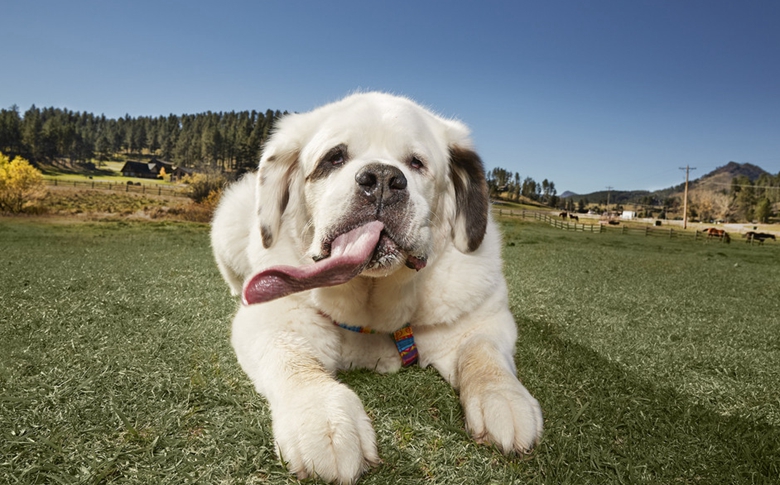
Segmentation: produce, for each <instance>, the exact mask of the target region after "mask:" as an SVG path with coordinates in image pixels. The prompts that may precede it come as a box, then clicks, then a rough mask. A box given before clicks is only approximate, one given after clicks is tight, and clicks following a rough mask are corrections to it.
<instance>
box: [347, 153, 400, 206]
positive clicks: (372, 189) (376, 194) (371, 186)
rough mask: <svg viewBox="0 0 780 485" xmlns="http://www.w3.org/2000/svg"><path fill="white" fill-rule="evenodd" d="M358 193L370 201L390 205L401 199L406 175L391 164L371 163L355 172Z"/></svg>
mask: <svg viewBox="0 0 780 485" xmlns="http://www.w3.org/2000/svg"><path fill="white" fill-rule="evenodd" d="M355 182H357V184H358V187H359V190H360V193H361V194H362V195H363V196H364V197H365V198H366V199H368V201H369V202H372V203H381V204H382V205H390V204H392V203H394V202H397V201H398V200H401V199H402V198H403V197H402V193H404V192H405V191H406V185H407V182H406V177H405V176H404V174H403V172H401V170H399V169H398V168H396V167H393V166H392V165H386V164H383V163H371V164H369V165H366V166H365V167H363V168H362V169H360V171H359V172H358V173H357V174H355Z"/></svg>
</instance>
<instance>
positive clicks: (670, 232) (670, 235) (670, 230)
mask: <svg viewBox="0 0 780 485" xmlns="http://www.w3.org/2000/svg"><path fill="white" fill-rule="evenodd" d="M673 234H674V229H671V228H670V229H669V239H671V238H672V235H673Z"/></svg>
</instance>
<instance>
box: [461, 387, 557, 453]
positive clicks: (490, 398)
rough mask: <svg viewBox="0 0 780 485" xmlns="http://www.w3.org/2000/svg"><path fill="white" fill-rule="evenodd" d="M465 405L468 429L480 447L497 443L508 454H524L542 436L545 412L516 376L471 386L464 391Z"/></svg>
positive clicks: (462, 400)
mask: <svg viewBox="0 0 780 485" xmlns="http://www.w3.org/2000/svg"><path fill="white" fill-rule="evenodd" d="M461 402H462V404H463V413H464V414H465V416H466V428H467V429H468V431H469V433H471V436H472V437H473V438H474V439H475V440H476V441H477V442H478V443H493V444H495V445H496V446H498V448H499V449H501V451H503V452H504V453H513V452H517V453H523V452H527V451H529V450H530V449H531V448H533V447H534V445H536V443H538V441H539V439H540V438H541V436H542V428H543V427H544V424H543V420H542V408H541V407H540V406H539V402H538V401H537V400H536V399H534V397H533V396H531V394H530V393H529V392H528V390H526V388H525V387H523V385H522V384H520V381H518V380H517V379H516V378H515V377H514V376H510V375H503V376H492V378H488V379H485V380H482V381H481V382H470V383H469V385H468V386H465V387H464V388H463V389H462V391H461Z"/></svg>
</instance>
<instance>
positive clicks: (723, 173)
mask: <svg viewBox="0 0 780 485" xmlns="http://www.w3.org/2000/svg"><path fill="white" fill-rule="evenodd" d="M764 174H769V172H767V171H766V170H764V169H763V168H761V167H758V166H756V165H753V164H750V163H737V162H729V163H727V164H726V165H724V166H722V167H718V168H716V169H715V170H713V171H711V172H709V173H707V174H706V175H703V176H701V177H699V178H697V179H695V180H693V181H691V182H690V183H689V189H693V188H699V189H709V190H724V189H726V190H728V188H729V185H730V184H731V180H732V179H734V177H738V176H740V175H744V176H745V177H747V178H749V179H750V181H751V182H755V181H756V180H758V178H759V177H761V176H762V175H764ZM684 188H685V184H684V183H682V184H679V185H675V186H672V187H669V188H666V189H661V190H655V191H652V192H651V191H649V190H612V191H609V192H607V191H606V190H601V191H598V192H591V193H589V194H575V193H573V192H570V191H568V190H567V191H566V192H564V193H563V194H561V198H562V199H566V198H571V199H574V200H575V202H576V201H577V200H579V199H587V200H588V201H590V202H599V203H603V202H605V201H606V200H607V197H608V196H609V202H610V204H613V203H621V204H625V203H632V202H633V203H638V202H641V200H642V199H643V198H646V197H648V196H650V197H652V198H654V199H656V200H659V201H660V200H664V199H666V198H668V197H671V196H672V195H674V194H677V193H678V192H682V191H683V190H684Z"/></svg>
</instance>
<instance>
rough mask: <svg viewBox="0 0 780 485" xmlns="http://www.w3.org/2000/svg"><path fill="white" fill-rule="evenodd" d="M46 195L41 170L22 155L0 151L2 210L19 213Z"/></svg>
mask: <svg viewBox="0 0 780 485" xmlns="http://www.w3.org/2000/svg"><path fill="white" fill-rule="evenodd" d="M44 196H46V184H45V183H44V181H43V174H41V172H40V170H38V169H37V168H35V167H33V166H32V165H30V162H28V161H27V160H25V159H24V158H22V157H15V158H14V159H13V160H11V159H10V158H9V157H7V156H6V155H3V153H2V152H0V211H6V212H12V213H18V212H22V211H23V210H24V209H25V208H26V207H27V206H30V205H34V203H35V202H36V201H38V200H40V199H42V198H43V197H44Z"/></svg>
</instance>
